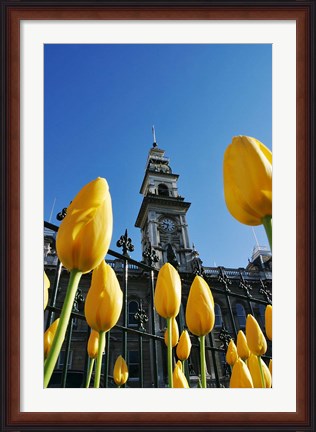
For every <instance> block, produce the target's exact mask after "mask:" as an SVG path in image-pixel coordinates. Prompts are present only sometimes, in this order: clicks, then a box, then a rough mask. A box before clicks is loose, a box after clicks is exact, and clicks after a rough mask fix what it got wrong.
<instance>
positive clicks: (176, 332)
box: [164, 318, 179, 347]
mask: <svg viewBox="0 0 316 432" xmlns="http://www.w3.org/2000/svg"><path fill="white" fill-rule="evenodd" d="M171 331H172V341H171V342H172V343H171V345H172V347H175V346H176V345H177V343H178V340H179V327H178V324H177V320H176V319H175V318H171ZM164 339H165V344H166V345H167V346H168V329H167V330H166V331H165V335H164Z"/></svg>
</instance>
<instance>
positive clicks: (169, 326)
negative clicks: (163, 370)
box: [167, 318, 173, 388]
mask: <svg viewBox="0 0 316 432" xmlns="http://www.w3.org/2000/svg"><path fill="white" fill-rule="evenodd" d="M167 331H168V354H167V355H168V356H167V361H168V383H169V387H170V388H173V375H172V327H171V318H167Z"/></svg>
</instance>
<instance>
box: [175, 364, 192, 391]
mask: <svg viewBox="0 0 316 432" xmlns="http://www.w3.org/2000/svg"><path fill="white" fill-rule="evenodd" d="M172 376H173V388H190V387H189V384H188V381H187V379H186V377H185V375H184V373H183V372H182V366H180V365H179V364H178V363H177V364H176V366H175V368H174V370H173V374H172Z"/></svg>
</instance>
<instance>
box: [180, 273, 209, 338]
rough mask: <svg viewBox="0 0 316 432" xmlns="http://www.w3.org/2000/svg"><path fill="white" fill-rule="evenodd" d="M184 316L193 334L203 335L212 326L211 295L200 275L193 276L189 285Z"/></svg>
mask: <svg viewBox="0 0 316 432" xmlns="http://www.w3.org/2000/svg"><path fill="white" fill-rule="evenodd" d="M185 318H186V323H187V326H188V328H189V330H190V332H191V333H192V334H194V335H195V336H205V335H207V334H208V333H209V332H210V331H211V330H212V329H213V327H214V323H215V314H214V299H213V295H212V293H211V290H210V288H209V286H208V284H207V283H206V282H205V280H204V279H203V278H202V277H201V276H195V278H194V280H193V283H192V285H191V288H190V292H189V297H188V302H187V307H186V314H185Z"/></svg>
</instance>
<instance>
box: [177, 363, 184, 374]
mask: <svg viewBox="0 0 316 432" xmlns="http://www.w3.org/2000/svg"><path fill="white" fill-rule="evenodd" d="M176 365H177V366H179V368H180V369H181V370H182V372H183V364H182V361H181V360H178V361H177V363H176Z"/></svg>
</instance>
